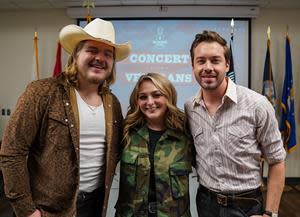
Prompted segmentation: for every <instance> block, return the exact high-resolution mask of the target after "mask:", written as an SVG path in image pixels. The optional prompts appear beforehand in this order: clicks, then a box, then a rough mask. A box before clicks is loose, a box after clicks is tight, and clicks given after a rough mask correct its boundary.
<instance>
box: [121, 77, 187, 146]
mask: <svg viewBox="0 0 300 217" xmlns="http://www.w3.org/2000/svg"><path fill="white" fill-rule="evenodd" d="M144 81H151V82H152V83H153V84H154V86H155V87H156V88H157V89H159V91H160V92H161V93H162V94H163V95H164V96H165V97H166V98H167V108H168V109H167V114H166V116H165V125H166V127H167V128H171V129H176V130H180V131H182V132H183V131H184V123H185V115H184V113H183V112H182V111H181V110H180V109H179V108H177V106H176V103H177V92H176V90H175V88H174V86H173V84H172V83H171V82H170V81H169V80H168V79H167V78H166V77H164V76H163V75H161V74H159V73H148V74H145V75H142V76H141V77H140V78H139V80H138V81H137V83H136V85H135V87H134V89H133V91H132V93H131V95H130V100H129V107H128V112H127V115H126V118H125V122H124V141H125V145H127V144H129V143H130V133H131V130H132V128H135V127H142V126H143V125H145V124H146V119H145V117H144V115H143V113H142V112H141V110H140V108H139V106H138V95H139V90H140V86H141V84H142V83H143V82H144Z"/></svg>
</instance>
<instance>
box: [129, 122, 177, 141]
mask: <svg viewBox="0 0 300 217" xmlns="http://www.w3.org/2000/svg"><path fill="white" fill-rule="evenodd" d="M134 130H135V131H136V132H137V133H138V134H139V135H140V136H141V137H143V138H144V140H146V141H149V132H148V127H147V125H146V124H144V125H143V126H142V127H138V126H136V127H134ZM162 137H163V138H167V137H173V138H175V139H177V140H180V138H181V137H182V133H181V132H180V131H179V130H176V129H170V128H167V129H166V132H165V133H164V134H163V135H162Z"/></svg>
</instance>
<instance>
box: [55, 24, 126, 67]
mask: <svg viewBox="0 0 300 217" xmlns="http://www.w3.org/2000/svg"><path fill="white" fill-rule="evenodd" d="M59 40H60V43H61V46H62V47H63V48H64V49H65V51H66V52H67V53H69V54H72V52H73V50H74V48H75V47H76V45H77V44H78V43H79V42H80V41H84V40H93V41H99V42H102V43H105V44H107V45H110V46H112V47H114V48H115V54H116V61H121V60H123V59H125V58H126V57H127V56H128V55H129V53H130V50H131V44H130V43H129V42H126V43H124V44H116V43H115V29H114V27H113V25H112V23H111V22H109V21H105V20H102V19H99V18H96V19H94V20H93V21H92V22H90V23H88V24H87V25H86V26H85V27H84V28H81V27H80V26H77V25H73V24H71V25H67V26H65V27H64V28H62V30H61V31H60V33H59Z"/></svg>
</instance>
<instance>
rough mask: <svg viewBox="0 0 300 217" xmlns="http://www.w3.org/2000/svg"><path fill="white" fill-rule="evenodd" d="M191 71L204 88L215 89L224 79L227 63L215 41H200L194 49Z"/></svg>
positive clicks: (220, 46) (227, 68)
mask: <svg viewBox="0 0 300 217" xmlns="http://www.w3.org/2000/svg"><path fill="white" fill-rule="evenodd" d="M193 64H194V66H193V72H194V75H195V78H196V80H197V81H198V83H199V84H200V86H201V87H202V88H203V89H204V90H215V89H217V88H218V87H219V86H220V85H221V83H222V82H223V81H224V78H225V76H226V72H228V70H229V64H228V63H227V62H226V60H225V56H224V48H223V47H222V45H220V44H219V43H217V42H201V43H200V44H198V46H197V47H195V49H194V60H193Z"/></svg>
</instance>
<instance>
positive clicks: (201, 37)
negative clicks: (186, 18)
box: [190, 30, 230, 66]
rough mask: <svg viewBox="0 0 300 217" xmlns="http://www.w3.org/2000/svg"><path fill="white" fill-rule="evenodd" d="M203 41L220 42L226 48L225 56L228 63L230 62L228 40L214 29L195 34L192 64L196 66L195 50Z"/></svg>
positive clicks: (191, 50)
mask: <svg viewBox="0 0 300 217" xmlns="http://www.w3.org/2000/svg"><path fill="white" fill-rule="evenodd" d="M201 42H208V43H210V42H217V43H219V44H220V45H221V46H222V47H223V48H224V56H225V60H226V63H229V61H230V50H229V48H228V46H227V42H226V40H225V39H224V38H222V37H221V36H220V35H219V34H218V33H216V32H214V31H208V30H204V31H203V32H202V33H198V34H196V35H195V39H194V41H193V43H192V46H191V49H190V55H191V61H192V66H194V63H193V61H194V50H195V48H196V47H197V46H198V45H199V44H200V43H201Z"/></svg>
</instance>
